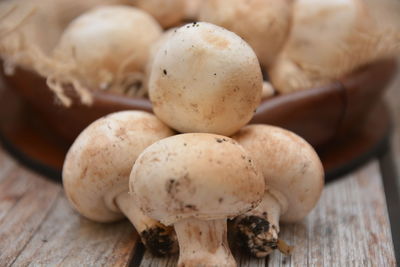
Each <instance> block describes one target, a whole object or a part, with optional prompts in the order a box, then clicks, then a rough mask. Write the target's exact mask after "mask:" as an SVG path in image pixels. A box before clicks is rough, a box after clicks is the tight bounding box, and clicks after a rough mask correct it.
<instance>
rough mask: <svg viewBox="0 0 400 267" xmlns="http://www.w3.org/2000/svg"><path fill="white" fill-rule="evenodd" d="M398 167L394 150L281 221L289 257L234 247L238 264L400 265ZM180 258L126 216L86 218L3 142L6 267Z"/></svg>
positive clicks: (0, 241) (0, 223) (171, 262)
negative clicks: (141, 235) (147, 240)
mask: <svg viewBox="0 0 400 267" xmlns="http://www.w3.org/2000/svg"><path fill="white" fill-rule="evenodd" d="M392 171H393V165H392V164H391V158H390V154H387V155H385V156H384V157H383V158H380V159H374V160H372V161H371V162H370V163H368V164H367V165H364V166H363V167H362V168H360V169H359V170H357V171H355V172H353V173H351V174H350V175H347V176H345V177H342V178H341V179H339V180H336V181H334V182H331V183H329V184H328V185H326V188H325V190H324V192H323V195H322V198H321V200H320V201H319V203H318V206H317V207H316V209H315V210H314V211H313V212H312V213H311V214H310V215H309V216H308V217H307V218H306V219H305V220H304V221H302V222H299V223H297V224H293V225H284V226H283V227H282V234H281V237H282V238H283V239H284V240H286V241H287V242H288V243H289V244H293V245H294V246H295V249H294V252H293V254H292V255H291V256H290V257H285V256H283V255H281V254H279V253H278V252H275V253H274V254H273V255H271V256H270V257H269V258H267V259H255V258H251V257H249V256H246V255H243V254H241V253H240V252H239V251H237V250H233V252H234V255H235V257H236V258H237V261H238V263H239V265H240V266H396V259H395V251H396V250H395V249H394V247H393V239H395V246H396V247H397V254H399V250H400V247H399V246H398V245H399V244H398V243H396V242H398V238H399V236H398V229H397V228H398V227H400V223H399V222H400V220H399V214H398V212H397V213H396V209H395V208H397V209H398V207H399V206H398V202H397V201H398V193H397V192H396V190H393V189H396V186H394V185H393V184H392V183H394V177H395V176H394V173H393V172H392ZM382 181H384V183H383V182H382ZM385 189H386V193H387V194H386V195H385ZM395 206H396V207H395ZM388 208H389V213H388ZM389 215H390V220H391V223H392V227H391V226H390V220H389ZM396 220H397V221H396ZM396 227H397V228H396ZM391 229H392V230H391ZM391 232H393V234H392V233H391ZM394 234H397V237H396V238H394V236H395V235H394ZM397 256H398V255H397ZM176 261H177V257H176V256H172V257H170V258H154V257H152V256H151V255H149V253H147V252H146V251H145V250H144V248H143V246H142V245H141V244H140V243H138V236H137V234H136V232H135V230H134V229H133V227H132V226H131V225H130V224H129V223H128V221H126V220H124V221H121V222H118V223H112V224H99V223H94V222H91V221H89V220H86V219H84V218H82V217H80V216H79V215H78V214H77V213H76V212H75V211H74V210H73V209H72V208H71V206H70V205H69V203H68V201H67V200H66V198H65V194H64V192H63V189H62V187H61V185H60V184H56V183H54V182H52V181H50V180H47V179H46V178H44V177H42V176H40V175H38V174H36V173H34V172H32V171H30V170H27V169H26V168H24V167H23V166H21V165H20V164H19V163H17V162H16V161H15V160H14V159H12V158H11V157H10V156H9V155H8V154H7V153H6V152H5V151H4V150H3V149H1V148H0V266H27V265H31V266H175V265H176Z"/></svg>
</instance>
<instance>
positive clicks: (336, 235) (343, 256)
mask: <svg viewBox="0 0 400 267" xmlns="http://www.w3.org/2000/svg"><path fill="white" fill-rule="evenodd" d="M281 238H283V239H284V240H286V241H287V242H288V243H290V244H293V245H295V250H294V253H293V255H292V256H291V257H284V256H283V255H281V254H279V253H278V252H275V253H274V254H273V255H272V256H271V257H270V262H269V265H270V266H396V262H395V257H394V250H393V242H392V238H391V233H390V224H389V220H388V215H387V210H386V201H385V196H384V192H383V187H382V182H381V176H380V172H379V165H378V162H377V161H373V162H371V163H370V164H368V165H367V166H364V167H363V168H362V169H360V170H359V171H357V172H355V173H353V174H351V175H348V176H346V177H344V178H343V179H341V180H339V181H337V182H334V183H331V184H329V185H327V186H326V188H325V190H324V192H323V196H322V198H321V200H320V202H319V203H318V206H317V208H316V209H315V210H314V211H313V212H312V213H311V214H310V215H309V216H307V218H306V219H305V220H304V221H303V222H301V223H297V224H294V225H284V226H283V227H282V235H281Z"/></svg>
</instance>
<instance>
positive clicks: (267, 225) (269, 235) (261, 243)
mask: <svg viewBox="0 0 400 267" xmlns="http://www.w3.org/2000/svg"><path fill="white" fill-rule="evenodd" d="M280 212H281V207H280V204H279V202H278V201H277V200H276V199H275V197H273V196H272V195H270V194H269V193H266V194H265V195H264V198H263V200H262V201H261V203H260V204H259V205H258V206H257V207H256V208H255V209H253V210H251V211H249V212H247V213H246V214H243V215H241V216H238V217H237V218H236V219H235V221H234V229H235V230H234V231H235V236H236V241H237V244H238V245H239V246H241V247H243V248H244V249H245V250H247V251H248V252H249V253H250V254H252V255H253V256H255V257H258V258H262V257H265V256H267V255H268V254H270V253H271V252H272V251H273V250H275V249H277V248H278V234H279V217H280Z"/></svg>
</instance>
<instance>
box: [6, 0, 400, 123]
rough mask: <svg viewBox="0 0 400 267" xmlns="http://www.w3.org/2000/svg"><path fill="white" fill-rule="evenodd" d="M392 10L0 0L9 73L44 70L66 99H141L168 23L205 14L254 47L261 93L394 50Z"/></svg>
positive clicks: (248, 2) (242, 0)
mask: <svg viewBox="0 0 400 267" xmlns="http://www.w3.org/2000/svg"><path fill="white" fill-rule="evenodd" d="M385 7H386V8H385ZM399 14H400V4H399V3H398V1H396V0H365V1H362V0H330V1H320V0H230V1H225V0H85V1H78V0H74V1H71V0H9V1H2V2H0V58H1V59H2V61H3V63H4V69H5V72H6V73H7V74H12V73H13V69H14V67H15V66H19V67H23V68H27V69H30V70H33V71H35V72H36V73H38V74H40V75H41V76H43V77H44V78H46V80H47V84H48V87H49V88H50V89H51V90H52V91H53V92H54V94H55V95H56V97H57V99H58V100H60V102H61V103H62V104H63V105H65V106H71V105H72V100H71V94H70V90H68V88H73V89H74V90H75V91H76V93H77V95H78V96H79V97H80V100H81V102H82V103H84V104H87V105H90V104H91V103H92V94H91V91H94V90H103V91H105V92H107V93H109V94H119V95H124V96H126V97H136V98H145V97H148V91H149V90H150V85H149V82H150V81H149V79H150V74H151V72H150V69H151V68H152V64H153V63H154V56H155V54H156V52H157V51H158V49H159V48H160V47H161V44H162V43H163V42H164V41H165V40H166V39H168V36H169V35H170V34H171V32H173V31H174V30H175V28H174V27H179V26H181V25H183V24H185V23H187V22H188V21H202V22H209V23H213V24H215V25H219V26H221V27H224V28H226V29H228V30H230V31H232V32H234V33H236V34H237V35H239V36H240V37H241V38H243V39H244V40H245V41H246V42H247V43H248V44H249V45H250V46H251V48H252V49H253V50H254V52H255V54H256V55H257V59H258V61H259V63H260V65H261V68H262V70H263V78H264V80H265V81H264V85H263V90H262V98H263V99H267V98H269V97H272V96H274V95H276V94H287V93H292V92H295V91H299V90H304V89H311V88H315V87H320V86H324V85H326V84H329V83H332V82H335V81H336V80H337V79H339V78H341V77H343V76H344V75H346V74H348V73H351V72H353V71H355V70H357V69H358V68H361V67H362V66H364V65H366V64H369V63H371V62H373V61H376V60H380V59H383V58H387V57H394V56H396V55H397V54H398V53H399V52H400V34H399V32H400V16H399ZM48 25H52V27H48ZM44 27H45V28H46V29H47V30H46V31H43V28H44ZM169 56H170V55H165V59H167V58H168V57H169ZM192 56H193V55H192ZM232 56H233V54H232ZM196 57H197V56H196ZM198 58H199V59H200V58H201V56H198ZM220 64H221V65H222V64H226V65H225V66H227V67H230V65H229V62H228V61H226V62H220ZM183 66H184V64H183V65H182V68H183ZM215 67H216V68H217V66H215ZM167 72H168V70H167ZM220 75H221V73H220ZM201 78H202V79H203V80H204V81H205V80H207V81H209V83H211V81H212V79H209V77H201ZM220 78H223V77H222V76H220V77H219V76H217V77H216V79H220ZM232 82H233V80H232ZM67 92H68V93H67ZM157 103H158V102H157ZM165 115H166V116H167V114H165ZM243 119H245V118H243Z"/></svg>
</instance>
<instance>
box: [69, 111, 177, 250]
mask: <svg viewBox="0 0 400 267" xmlns="http://www.w3.org/2000/svg"><path fill="white" fill-rule="evenodd" d="M172 134H173V132H172V131H171V130H170V129H169V128H168V127H167V126H165V125H164V124H163V123H162V122H160V121H159V120H158V119H157V118H156V117H155V116H153V115H151V114H148V113H145V112H141V111H123V112H117V113H113V114H111V115H108V116H106V117H103V118H101V119H99V120H97V121H95V122H93V123H92V124H90V125H89V126H88V127H87V128H86V129H85V130H84V131H83V132H82V133H81V134H80V135H79V136H78V138H77V139H76V140H75V142H74V143H73V145H72V146H71V148H70V149H69V151H68V154H67V156H66V159H65V162H64V166H63V172H62V178H63V184H64V189H65V192H66V195H67V197H68V200H69V201H70V203H71V204H72V206H73V207H74V208H75V209H76V210H77V211H78V212H79V213H80V214H81V215H83V216H84V217H86V218H88V219H90V220H93V221H96V222H112V221H116V220H119V219H121V218H123V217H124V216H126V217H128V218H129V220H130V221H131V222H132V224H133V225H134V226H135V228H136V230H137V231H138V233H139V235H140V237H141V239H142V241H143V243H144V244H145V245H146V247H147V248H148V249H149V250H150V251H152V252H153V253H154V254H156V255H164V254H168V253H170V252H173V251H174V250H176V249H177V244H176V236H175V234H174V232H173V229H172V228H171V227H165V226H164V225H162V224H160V223H159V222H157V221H155V220H153V219H150V218H149V217H147V216H145V215H144V214H143V213H142V212H141V211H140V209H139V208H138V207H137V206H136V203H135V202H134V201H132V200H131V198H130V196H129V194H128V183H129V174H130V171H131V169H132V166H133V164H134V162H135V160H136V158H137V157H138V155H139V154H140V153H141V152H142V151H143V150H144V149H145V148H146V147H147V146H149V145H150V144H152V143H153V142H155V141H158V140H160V139H162V138H165V137H168V136H170V135H172Z"/></svg>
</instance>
